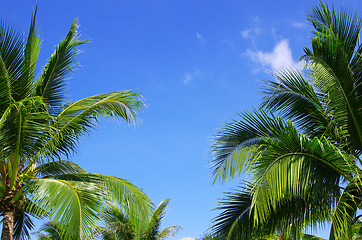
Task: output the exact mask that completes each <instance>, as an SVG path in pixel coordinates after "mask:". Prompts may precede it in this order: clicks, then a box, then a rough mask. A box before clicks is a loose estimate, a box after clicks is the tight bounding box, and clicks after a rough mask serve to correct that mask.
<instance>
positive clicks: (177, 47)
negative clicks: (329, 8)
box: [0, 0, 362, 239]
mask: <svg viewBox="0 0 362 240" xmlns="http://www.w3.org/2000/svg"><path fill="white" fill-rule="evenodd" d="M331 2H332V1H327V3H331ZM317 3H318V1H315V0H314V1H312V0H306V1H290V0H289V1H286V0H283V1H281V0H280V1H267V0H264V1H262V0H254V1H240V0H224V1H216V0H182V1H181V0H152V1H151V0H132V1H131V0H117V1H116V0H105V1H99V0H98V1H95V0H87V1H86V0H82V1H81V0H62V1H45V0H38V15H37V29H38V31H39V33H40V34H41V36H42V39H43V44H42V49H41V52H40V61H39V68H40V67H41V66H43V65H44V63H45V61H46V59H47V57H49V56H50V54H51V53H52V51H53V50H54V46H55V45H56V44H57V43H58V42H59V41H60V40H61V39H63V38H64V37H65V35H66V33H67V31H68V29H69V27H70V24H71V23H72V21H73V20H74V19H75V18H78V21H79V26H80V27H79V31H80V33H81V36H82V38H83V39H90V42H89V43H87V44H85V45H83V46H81V47H80V50H81V51H82V53H81V54H80V55H79V63H80V65H81V66H80V68H79V69H78V70H77V71H76V72H75V73H74V74H73V75H72V78H71V79H70V80H69V87H68V90H69V91H68V92H69V98H70V99H71V100H73V101H74V100H78V99H80V98H83V97H86V96H90V95H95V94H99V93H104V92H110V91H115V90H125V89H135V90H136V91H138V92H141V93H142V95H143V96H144V98H145V102H146V103H147V107H146V108H145V109H144V110H143V111H142V112H141V114H140V116H141V119H142V124H139V125H138V126H137V127H136V128H134V127H131V128H130V127H128V126H127V125H126V124H124V123H123V124H114V123H113V122H112V121H108V120H105V121H102V122H101V124H100V126H99V128H98V129H97V130H96V131H95V132H94V133H93V134H92V135H90V136H89V137H85V138H84V139H83V140H82V142H81V144H80V147H79V151H78V152H77V154H75V155H74V157H72V160H73V161H75V162H76V163H78V164H80V165H81V166H83V167H84V168H85V169H86V170H87V171H89V172H97V173H102V174H107V175H114V176H117V177H121V178H125V179H128V180H131V181H132V182H133V183H135V184H136V185H138V186H140V187H141V188H143V189H144V190H145V192H146V193H147V194H148V195H149V196H150V197H151V198H152V199H153V201H154V202H155V203H157V204H158V203H159V202H161V201H162V200H164V199H166V198H170V199H171V203H170V205H169V208H168V210H167V216H166V218H165V221H164V226H167V225H173V224H178V225H181V226H182V227H183V230H181V231H180V232H179V233H178V234H177V236H176V237H175V238H174V239H180V238H183V237H200V236H202V235H203V233H204V232H205V231H207V229H208V228H209V227H210V220H211V219H212V218H213V217H214V216H215V215H216V214H217V212H216V211H212V209H213V208H215V207H216V206H217V205H216V203H217V199H218V198H219V197H221V196H222V192H223V191H230V190H231V189H232V188H234V187H235V186H236V185H237V181H235V182H233V183H229V184H225V185H222V184H220V183H215V184H214V185H213V178H212V175H211V170H210V168H209V161H210V160H211V158H212V157H211V155H210V154H209V150H210V140H211V139H212V136H213V135H214V134H215V133H216V132H217V131H218V129H219V128H220V127H221V126H222V123H223V122H226V121H230V120H231V119H232V118H237V114H236V113H237V112H238V111H240V110H251V109H252V108H253V107H257V106H258V104H259V102H260V99H261V94H260V87H261V81H262V80H265V79H271V78H272V76H271V75H270V70H273V69H275V68H277V67H278V66H287V65H288V66H291V67H295V68H299V67H300V64H298V63H297V61H296V60H297V59H298V57H299V56H301V55H302V54H303V47H304V46H310V43H311V35H312V34H311V26H310V25H308V24H307V23H306V21H305V15H306V14H307V12H308V11H310V9H311V7H312V6H314V5H315V4H317ZM334 3H335V5H337V6H341V4H342V3H343V6H345V7H347V8H349V9H354V10H356V11H357V12H359V13H361V5H362V4H361V3H360V2H359V1H358V0H344V1H335V2H334ZM34 6H35V1H29V0H22V1H18V0H13V1H3V2H2V6H1V8H0V15H1V16H2V17H3V18H5V19H7V20H8V21H10V22H12V23H14V24H15V25H16V26H17V27H18V28H19V30H20V31H23V32H27V30H28V27H29V22H30V16H31V12H32V10H33V8H34ZM320 234H321V235H323V234H325V233H324V232H323V231H320Z"/></svg>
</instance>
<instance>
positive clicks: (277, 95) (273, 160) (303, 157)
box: [212, 3, 362, 239]
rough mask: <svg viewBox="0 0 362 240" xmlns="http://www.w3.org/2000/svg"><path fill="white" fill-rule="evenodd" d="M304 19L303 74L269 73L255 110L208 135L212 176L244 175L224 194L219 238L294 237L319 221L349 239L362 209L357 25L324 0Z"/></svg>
mask: <svg viewBox="0 0 362 240" xmlns="http://www.w3.org/2000/svg"><path fill="white" fill-rule="evenodd" d="M308 20H309V22H311V23H312V25H313V26H314V27H315V31H314V32H313V33H314V35H315V36H314V38H313V40H312V49H309V48H305V55H304V56H303V57H302V59H304V60H306V61H307V67H306V69H305V70H304V71H303V72H298V71H295V70H286V69H282V70H280V71H279V72H277V73H275V77H276V79H277V81H266V84H265V89H264V91H263V92H264V94H265V98H264V102H263V104H262V108H260V109H258V110H255V111H254V113H247V112H244V113H242V114H241V118H242V119H241V120H239V121H234V122H232V123H228V124H226V125H225V128H224V129H223V130H222V131H221V132H220V133H219V134H218V135H217V136H216V137H215V143H214V145H213V152H214V154H215V157H214V159H213V162H212V163H213V168H214V174H215V176H216V178H219V179H221V180H223V181H225V180H227V179H229V178H234V177H236V176H239V175H240V173H241V172H242V171H246V172H248V173H249V179H250V182H249V183H247V184H245V187H244V188H243V189H242V190H241V191H239V194H237V195H231V196H228V197H227V198H230V197H232V198H233V199H235V198H236V201H235V202H231V203H230V202H225V201H224V202H221V205H220V208H221V209H222V210H223V212H222V214H221V215H219V216H218V217H216V218H215V222H214V223H215V226H214V229H215V231H216V232H221V233H222V236H223V237H224V238H229V237H230V236H232V234H238V235H240V234H241V233H242V232H244V233H245V232H246V231H247V229H248V228H252V229H253V230H254V232H258V231H260V229H261V228H263V229H266V230H268V231H269V232H270V233H273V232H274V233H275V232H276V231H282V232H287V231H291V229H292V228H294V229H296V231H295V233H300V232H301V230H302V229H303V228H304V227H305V226H314V227H315V226H320V225H321V224H323V223H324V222H325V221H332V228H331V233H330V239H351V237H352V232H353V231H352V230H353V227H352V226H353V223H354V222H355V216H356V212H357V210H358V209H359V208H361V203H362V198H361V194H362V191H361V187H362V182H361V178H360V176H361V174H360V173H361V169H360V166H361V165H360V164H361V160H360V155H361V152H362V134H361V133H362V131H361V130H362V101H361V100H362V98H361V97H360V92H361V90H362V81H361V76H362V65H361V64H362V61H361V60H362V57H361V52H362V45H361V44H360V42H359V33H360V30H361V26H360V24H359V23H360V20H359V19H358V18H357V17H356V16H355V15H352V14H350V13H349V12H347V11H344V10H341V11H340V12H339V13H337V12H336V11H335V10H334V8H332V9H330V8H328V7H327V6H326V5H325V4H323V3H320V6H319V7H315V8H314V9H313V10H312V11H311V13H310V14H309V15H308ZM271 112H276V113H278V114H280V117H276V116H274V115H273V114H272V113H271ZM238 195H240V196H244V198H240V197H239V196H238ZM237 197H239V198H237ZM238 204H239V205H241V206H242V207H237V205H238ZM243 209H244V210H243ZM245 219H246V220H245ZM244 222H246V223H247V224H244ZM262 226H263V227H262ZM266 226H267V227H266ZM275 226H282V227H280V228H279V227H275ZM299 235H302V234H299ZM301 237H302V236H295V239H299V238H301ZM245 239H247V238H245Z"/></svg>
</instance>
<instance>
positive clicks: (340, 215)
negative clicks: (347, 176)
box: [329, 176, 362, 240]
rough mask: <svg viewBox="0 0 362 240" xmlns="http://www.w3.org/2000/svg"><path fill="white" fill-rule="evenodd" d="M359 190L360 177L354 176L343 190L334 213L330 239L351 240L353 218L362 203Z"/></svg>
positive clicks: (360, 188) (360, 184)
mask: <svg viewBox="0 0 362 240" xmlns="http://www.w3.org/2000/svg"><path fill="white" fill-rule="evenodd" d="M361 190H362V182H361V179H360V176H356V177H355V178H354V179H353V180H352V181H351V182H350V183H349V184H348V186H347V187H346V188H345V189H344V191H343V193H342V195H341V196H340V198H339V199H338V204H337V206H336V209H335V211H334V215H333V220H332V227H331V232H330V236H329V238H330V239H332V240H334V239H352V237H353V231H352V230H353V223H354V217H355V215H356V212H357V209H358V208H359V207H360V206H361V203H362V200H361V197H360V195H361Z"/></svg>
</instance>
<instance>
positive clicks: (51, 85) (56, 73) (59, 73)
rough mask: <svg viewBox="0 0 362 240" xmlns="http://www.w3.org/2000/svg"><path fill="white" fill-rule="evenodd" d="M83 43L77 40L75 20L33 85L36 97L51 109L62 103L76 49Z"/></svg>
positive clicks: (73, 63)
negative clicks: (41, 99) (43, 100)
mask: <svg viewBox="0 0 362 240" xmlns="http://www.w3.org/2000/svg"><path fill="white" fill-rule="evenodd" d="M85 42H86V41H83V40H78V37H77V20H74V21H73V23H72V25H71V27H70V30H69V32H68V34H67V36H66V38H65V39H64V40H63V41H61V42H60V43H59V44H58V46H57V47H56V50H55V52H54V53H53V54H52V55H51V57H50V58H49V59H48V62H47V64H46V65H45V67H44V70H43V72H42V74H41V75H40V78H39V79H38V81H37V82H36V83H35V95H36V96H42V97H43V98H44V99H45V100H46V102H47V103H49V104H50V105H51V106H53V107H59V106H60V104H62V103H63V101H64V87H65V79H66V78H67V76H68V74H69V73H70V72H71V71H72V69H73V67H74V65H75V60H74V59H75V56H76V55H77V50H76V47H77V46H78V45H80V44H83V43H85Z"/></svg>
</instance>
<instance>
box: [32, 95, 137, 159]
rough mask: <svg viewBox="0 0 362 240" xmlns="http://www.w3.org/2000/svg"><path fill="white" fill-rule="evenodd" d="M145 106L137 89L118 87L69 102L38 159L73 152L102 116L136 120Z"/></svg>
mask: <svg viewBox="0 0 362 240" xmlns="http://www.w3.org/2000/svg"><path fill="white" fill-rule="evenodd" d="M142 106H143V102H142V100H141V96H140V95H139V94H138V93H135V92H133V91H118V92H112V93H106V94H100V95H96V96H92V97H88V98H85V99H82V100H79V101H77V102H75V103H72V104H70V105H68V106H65V107H64V109H63V110H62V112H60V113H59V114H58V116H56V118H55V119H54V121H53V122H52V123H51V124H52V125H51V128H50V129H49V131H48V132H47V133H46V134H47V135H45V136H43V139H45V140H44V141H45V143H44V144H43V147H42V148H41V149H40V150H39V151H38V152H36V154H35V156H34V157H33V158H34V159H36V160H38V161H40V159H45V158H49V157H50V158H54V156H58V157H60V155H61V154H65V155H69V154H70V153H71V152H72V151H74V150H75V149H76V147H77V143H78V140H79V138H80V137H81V136H83V135H84V134H87V133H89V131H90V130H91V129H93V128H94V127H95V126H96V123H97V121H98V119H99V118H100V117H111V118H113V119H114V120H121V119H123V120H125V121H127V122H128V123H129V124H132V123H134V122H135V120H136V118H137V111H138V110H139V109H140V108H141V107H142Z"/></svg>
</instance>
